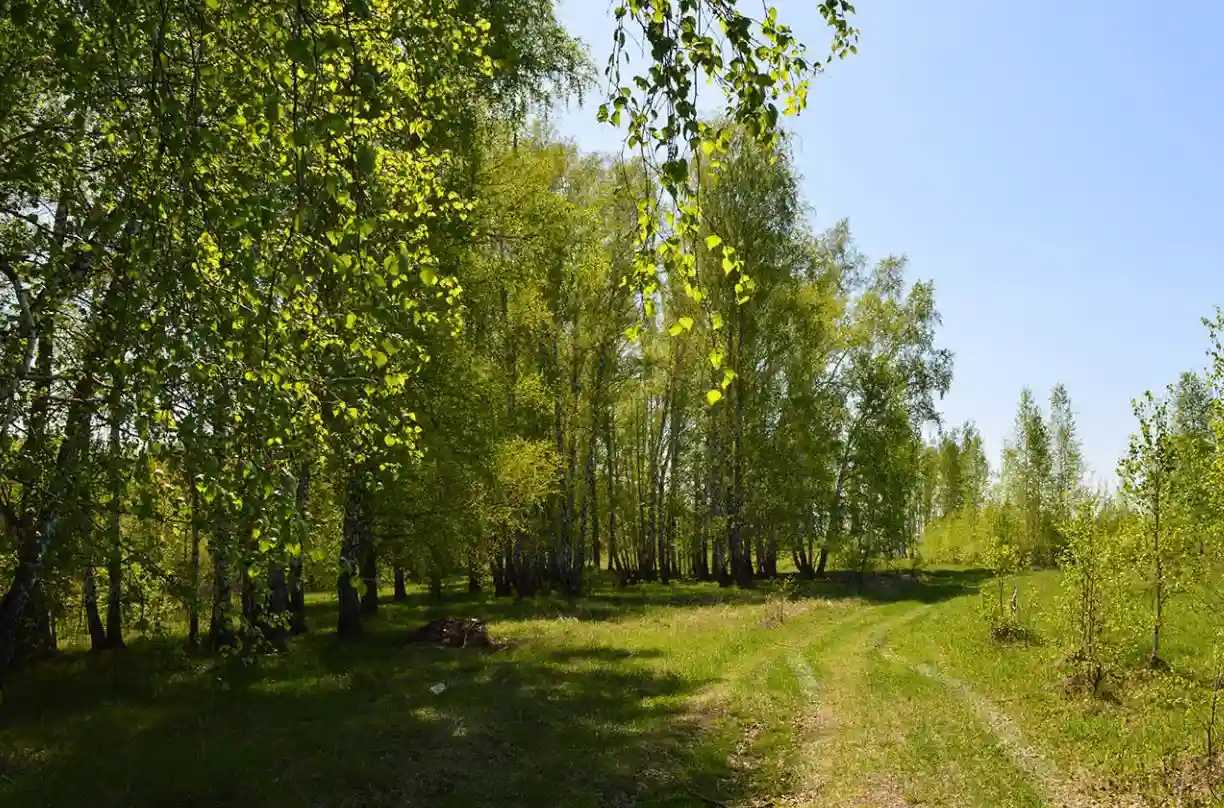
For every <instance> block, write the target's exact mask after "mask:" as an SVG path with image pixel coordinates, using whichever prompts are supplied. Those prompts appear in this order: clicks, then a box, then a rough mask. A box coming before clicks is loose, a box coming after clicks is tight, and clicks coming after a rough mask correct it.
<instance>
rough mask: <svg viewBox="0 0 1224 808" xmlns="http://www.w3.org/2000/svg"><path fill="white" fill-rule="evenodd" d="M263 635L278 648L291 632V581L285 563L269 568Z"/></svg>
mask: <svg viewBox="0 0 1224 808" xmlns="http://www.w3.org/2000/svg"><path fill="white" fill-rule="evenodd" d="M264 622H265V626H264V627H263V635H264V637H265V638H267V640H268V641H269V642H271V643H272V644H273V645H275V646H277V647H278V648H279V647H281V646H282V645H284V642H285V637H286V636H288V634H289V581H288V580H287V578H286V577H285V567H284V565H283V564H273V565H272V567H271V568H270V569H269V570H268V611H267V614H266V615H264Z"/></svg>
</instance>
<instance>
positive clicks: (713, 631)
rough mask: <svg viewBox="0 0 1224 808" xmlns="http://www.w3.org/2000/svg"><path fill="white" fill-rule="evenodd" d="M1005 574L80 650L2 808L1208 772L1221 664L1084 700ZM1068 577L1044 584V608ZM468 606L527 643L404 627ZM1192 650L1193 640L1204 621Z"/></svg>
mask: <svg viewBox="0 0 1224 808" xmlns="http://www.w3.org/2000/svg"><path fill="white" fill-rule="evenodd" d="M984 580H985V573H983V572H981V571H966V570H944V571H931V572H925V573H922V574H920V575H919V576H918V577H917V578H913V577H910V576H908V575H879V576H872V577H869V578H868V579H867V580H866V582H865V583H864V584H863V585H861V586H860V585H858V584H857V583H856V582H855V581H854V579H853V578H849V577H847V578H844V579H834V580H831V581H823V582H813V583H810V584H807V585H806V586H804V587H803V588H802V590H801V591H800V592H799V595H798V597H796V598H795V599H794V600H792V601H790V602H789V603H787V604H785V606H783V607H780V606H779V600H778V599H777V598H774V597H771V595H770V594H769V591H768V588H767V587H764V586H763V587H762V588H761V589H759V590H757V591H750V592H739V591H734V590H720V589H718V588H717V587H715V586H713V585H705V584H691V583H681V584H673V585H672V586H670V587H662V586H659V585H641V586H636V587H631V588H629V589H624V590H621V589H616V588H615V587H613V586H611V585H610V584H608V583H607V582H606V581H605V582H601V588H597V590H596V591H595V593H594V594H592V595H591V596H590V597H587V598H584V599H582V600H579V601H575V602H567V601H564V600H559V599H556V600H554V599H550V598H541V599H537V600H535V601H523V602H512V601H509V600H503V601H495V600H493V599H492V598H485V597H480V596H475V597H473V596H467V595H462V596H458V595H455V596H449V595H448V598H447V601H446V602H445V603H444V604H443V605H441V606H435V605H431V604H430V603H429V602H428V601H427V600H426V598H425V596H424V594H423V593H413V595H412V597H411V598H410V599H409V600H408V601H407V602H403V603H390V602H385V603H384V605H383V607H382V609H381V610H380V613H379V615H378V616H377V617H376V618H375V619H374V620H372V621H371V622H370V624H369V625H368V631H367V636H366V637H365V638H364V639H363V640H362V641H361V642H360V643H356V644H337V643H336V642H335V641H334V637H333V636H332V634H331V632H330V630H329V628H327V626H330V624H331V623H332V616H333V613H332V611H331V606H330V604H327V603H324V602H315V603H313V604H312V606H311V608H312V610H313V611H314V613H313V614H312V625H313V626H317V627H318V630H316V631H315V632H313V633H312V634H310V635H308V636H306V637H303V638H300V639H298V640H295V641H294V643H293V647H292V648H291V650H290V652H289V653H285V654H281V655H278V656H275V657H268V658H263V659H260V660H259V661H258V663H257V664H255V665H251V666H247V665H244V664H242V663H241V662H240V661H238V660H232V661H228V662H225V663H222V664H220V665H218V664H216V663H214V662H211V661H208V660H205V659H200V658H196V657H191V656H188V655H186V654H184V653H183V652H182V651H181V642H171V641H163V642H154V641H137V642H134V643H132V647H131V648H130V649H129V650H128V651H127V652H124V653H109V654H103V655H90V654H86V653H79V654H64V655H63V656H62V657H61V658H60V659H57V660H55V661H53V662H50V663H48V664H46V665H44V666H42V667H41V668H38V669H36V670H34V671H32V672H29V673H27V674H24V675H20V676H19V677H18V678H17V679H16V680H15V681H14V682H13V683H12V685H11V687H10V688H9V690H8V691H7V692H6V695H5V704H4V705H3V707H2V708H0V805H3V806H6V808H24V807H25V806H75V805H78V804H81V803H82V802H87V803H88V804H89V805H90V806H91V808H104V807H106V808H109V806H115V807H116V808H118V806H129V805H139V806H225V807H226V808H237V806H269V808H271V806H277V808H286V807H288V808H297V806H303V807H304V806H372V807H374V808H379V807H380V806H456V808H457V807H458V806H464V807H465V808H466V807H467V806H538V805H556V806H591V808H595V807H596V806H610V807H616V808H628V806H701V805H705V806H720V805H722V806H742V807H744V808H748V807H750V806H861V807H862V808H867V807H868V806H878V807H879V808H895V807H896V806H983V807H985V806H992V807H993V806H1051V807H1057V808H1064V807H1065V808H1073V807H1074V808H1078V806H1098V805H1099V806H1116V805H1128V804H1145V803H1142V802H1139V797H1138V795H1139V794H1140V792H1144V793H1146V794H1147V795H1150V797H1151V798H1152V799H1155V800H1156V801H1157V802H1156V804H1159V800H1161V799H1163V798H1165V797H1168V798H1170V799H1172V797H1173V795H1172V792H1173V791H1174V790H1176V789H1177V788H1180V787H1183V786H1184V788H1183V791H1186V792H1187V793H1190V792H1192V791H1193V785H1194V782H1195V776H1194V771H1193V767H1192V766H1191V765H1190V764H1189V763H1186V765H1185V766H1183V765H1182V764H1183V763H1184V762H1185V761H1182V762H1173V763H1170V762H1169V761H1170V760H1171V758H1166V757H1165V756H1166V753H1168V752H1170V751H1172V750H1184V749H1187V748H1189V747H1191V746H1192V745H1193V744H1195V743H1197V742H1198V740H1197V739H1198V735H1199V734H1200V729H1199V727H1198V724H1197V723H1196V722H1197V720H1198V717H1199V714H1198V713H1197V712H1196V710H1195V709H1194V705H1195V704H1197V702H1198V696H1199V695H1201V693H1200V692H1199V691H1200V690H1201V681H1200V679H1201V677H1198V678H1196V676H1198V674H1197V673H1195V671H1196V670H1197V669H1196V668H1194V666H1193V665H1190V664H1187V665H1186V666H1183V667H1184V670H1183V671H1182V672H1181V673H1179V674H1177V675H1176V676H1175V677H1165V678H1163V679H1161V680H1160V682H1159V683H1155V684H1154V683H1153V682H1149V681H1146V680H1144V681H1136V682H1133V683H1131V684H1129V685H1127V687H1125V688H1119V690H1118V694H1117V695H1115V697H1114V699H1113V700H1112V701H1108V702H1102V701H1099V700H1085V699H1082V698H1070V697H1068V696H1067V695H1065V694H1064V693H1063V692H1062V689H1061V687H1060V684H1059V683H1060V681H1061V678H1060V677H1061V674H1060V673H1059V671H1058V665H1057V661H1058V651H1057V649H1056V648H1055V647H1054V644H1052V643H1046V642H1042V640H1041V637H1042V635H1043V632H1045V631H1046V630H1047V625H1046V624H1047V621H1048V616H1046V615H1045V614H1044V613H1043V612H1041V611H1040V610H1032V613H1031V614H1026V618H1027V620H1028V621H1029V622H1030V624H1031V625H1032V626H1033V628H1034V630H1035V638H1036V639H1035V641H1034V642H1033V643H1030V644H1028V645H1025V646H1015V647H999V646H997V645H995V644H993V643H992V642H991V641H990V640H989V638H988V637H987V636H986V632H985V630H984V627H983V623H982V620H981V617H980V614H979V610H980V596H979V595H978V594H977V590H978V587H979V586H980V585H981V583H982V582H983V581H984ZM1055 586H1056V579H1055V578H1054V576H1052V575H1051V574H1049V573H1041V574H1036V575H1031V576H1026V577H1024V578H1023V579H1022V581H1021V597H1022V598H1023V600H1022V603H1025V604H1027V602H1028V601H1029V600H1030V599H1031V600H1032V601H1034V602H1042V601H1045V600H1047V599H1048V597H1049V595H1050V594H1051V592H1052V590H1053V588H1054V587H1055ZM780 608H781V610H782V613H781V614H779V609H780ZM1027 611H1028V610H1027V609H1026V612H1027ZM447 615H454V616H475V617H481V618H483V619H486V620H487V621H488V624H489V629H490V633H491V634H493V635H494V636H495V638H497V639H498V640H502V641H505V642H506V643H507V647H505V648H503V649H502V650H499V651H495V652H485V651H474V650H456V649H441V648H433V647H427V646H419V645H409V644H406V643H405V641H404V640H405V638H406V636H407V634H408V632H409V631H410V630H411V629H412V628H415V627H417V626H419V625H420V624H422V623H423V622H425V621H426V620H428V619H431V618H434V617H440V616H447ZM779 618H781V619H779ZM1170 643H1171V649H1170V658H1175V655H1176V654H1178V653H1181V654H1182V656H1183V657H1184V658H1186V659H1191V658H1196V657H1195V653H1196V650H1195V647H1194V646H1193V636H1192V633H1191V632H1187V633H1186V634H1185V635H1184V636H1174V637H1171V638H1170ZM1179 643H1180V645H1179ZM1175 670H1177V666H1176V665H1175ZM1179 683H1180V684H1179ZM439 685H442V686H444V687H439ZM1153 687H1155V688H1158V689H1159V693H1157V696H1159V697H1154V696H1153V693H1155V692H1156V691H1153V690H1152V688H1153ZM1196 688H1198V689H1197V690H1196ZM1161 694H1163V695H1161ZM1187 705H1189V706H1187ZM1185 760H1186V761H1189V760H1191V758H1186V759H1185ZM1170 766H1172V768H1170ZM1170 772H1172V773H1170ZM1179 772H1180V773H1181V774H1179ZM1154 773H1159V776H1156V774H1154ZM1183 774H1184V776H1183ZM1200 779H1201V778H1200ZM1186 804H1189V803H1186Z"/></svg>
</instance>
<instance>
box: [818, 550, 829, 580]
mask: <svg viewBox="0 0 1224 808" xmlns="http://www.w3.org/2000/svg"><path fill="white" fill-rule="evenodd" d="M828 562H829V548H828V547H821V548H820V561H819V563H817V564H816V577H817V578H823V577H824V574H825V565H826V564H827V563H828Z"/></svg>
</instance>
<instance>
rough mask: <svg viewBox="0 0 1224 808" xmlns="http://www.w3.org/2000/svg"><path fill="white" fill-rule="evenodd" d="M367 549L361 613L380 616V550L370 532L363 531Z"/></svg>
mask: <svg viewBox="0 0 1224 808" xmlns="http://www.w3.org/2000/svg"><path fill="white" fill-rule="evenodd" d="M361 535H362V538H363V539H364V544H365V547H364V548H363V552H362V554H361V582H362V584H363V587H362V588H363V590H364V591H363V592H362V593H361V613H362V614H363V615H365V616H367V617H369V616H370V615H374V614H378V548H377V547H376V546H375V545H374V538H373V536H371V535H370V531H369V530H368V529H367V530H363V531H362V534H361Z"/></svg>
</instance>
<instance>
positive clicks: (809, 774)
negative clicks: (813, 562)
mask: <svg viewBox="0 0 1224 808" xmlns="http://www.w3.org/2000/svg"><path fill="white" fill-rule="evenodd" d="M928 612H929V607H927V606H921V605H913V604H907V603H900V604H894V605H889V606H865V607H863V608H862V613H861V614H860V615H859V617H858V619H857V620H856V621H855V622H854V624H853V625H852V626H847V627H841V626H839V627H836V628H835V629H834V630H832V631H830V632H828V633H826V634H823V635H821V636H818V637H815V638H813V639H812V640H811V641H810V642H808V643H807V644H806V645H805V647H803V648H802V649H799V650H797V651H791V652H790V653H788V654H787V661H788V665H789V667H790V669H791V671H792V673H793V675H794V677H795V679H796V681H797V682H798V683H799V689H800V690H801V691H802V692H803V693H804V694H805V695H806V697H807V702H808V703H807V704H806V705H803V704H797V705H796V707H797V708H798V709H799V710H800V711H801V714H802V715H803V719H802V720H801V725H802V728H803V729H802V733H801V737H800V739H799V740H800V744H799V747H798V751H797V753H796V754H795V760H794V763H795V767H796V770H797V772H798V773H799V775H800V776H799V778H798V784H799V786H800V787H799V788H798V789H796V790H795V791H793V792H792V794H791V795H790V797H789V798H788V800H789V802H783V803H779V804H790V805H796V806H798V805H812V806H816V805H854V806H863V807H864V808H866V807H867V806H879V808H893V807H894V806H909V805H946V806H983V807H985V806H1017V808H1021V807H1024V808H1027V807H1029V806H1033V807H1036V806H1051V808H1054V807H1055V806H1057V807H1058V808H1061V807H1062V806H1063V805H1070V804H1071V803H1065V802H1063V801H1061V799H1060V798H1059V797H1058V796H1057V794H1056V792H1055V791H1054V790H1053V789H1050V788H1047V784H1048V781H1047V780H1046V779H1043V778H1040V777H1036V776H1034V773H1035V769H1034V768H1033V767H1027V766H1025V765H1022V764H1023V758H1022V756H1021V755H1019V754H1018V749H1019V745H1018V744H1017V743H1016V742H1015V740H1016V739H1015V736H1014V735H1009V734H1006V733H1005V732H1002V731H1001V729H1002V728H1003V727H1005V726H1006V724H1005V723H1003V721H999V722H995V723H992V722H990V721H987V720H983V719H984V717H985V715H986V714H985V713H984V712H982V711H981V710H979V709H977V708H976V706H975V705H974V704H973V703H971V701H969V700H966V699H963V698H958V697H956V696H955V695H954V694H953V693H952V692H951V691H950V689H949V686H948V685H949V683H948V681H946V680H942V679H939V678H937V677H932V676H929V675H927V672H924V671H922V670H920V669H918V668H917V667H915V666H911V665H909V664H908V663H906V662H905V661H904V660H902V659H900V658H899V657H897V656H896V655H895V654H894V653H893V652H891V651H890V650H889V649H888V638H889V635H890V634H891V633H894V632H898V631H903V630H908V629H909V628H911V627H912V624H915V623H917V622H918V621H919V620H921V619H922V618H923V617H924V616H925V615H927V614H928ZM847 629H850V630H847ZM999 716H1000V717H1001V714H999ZM1021 743H1022V742H1021Z"/></svg>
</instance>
